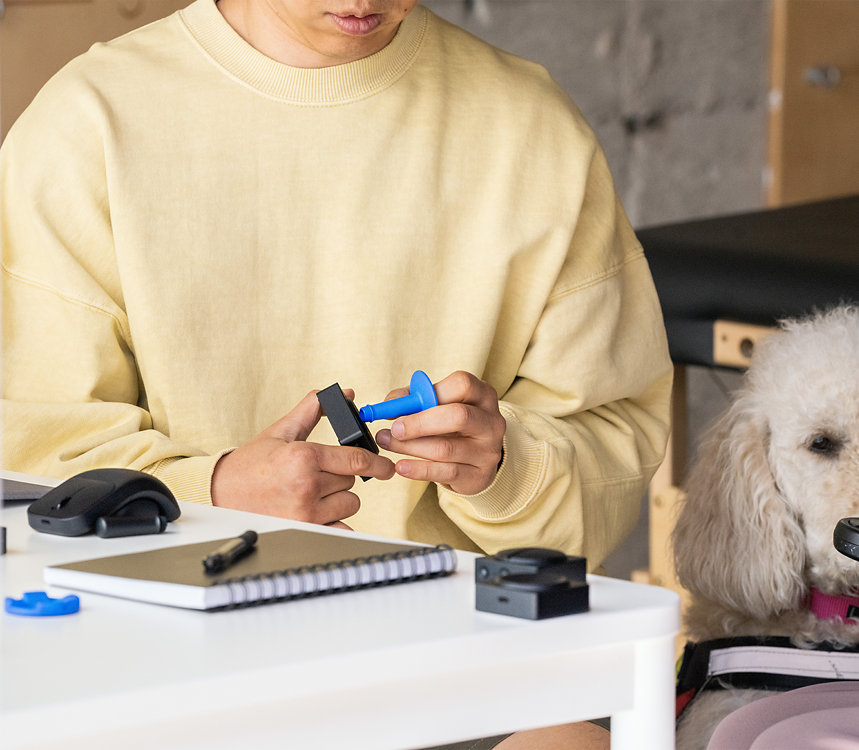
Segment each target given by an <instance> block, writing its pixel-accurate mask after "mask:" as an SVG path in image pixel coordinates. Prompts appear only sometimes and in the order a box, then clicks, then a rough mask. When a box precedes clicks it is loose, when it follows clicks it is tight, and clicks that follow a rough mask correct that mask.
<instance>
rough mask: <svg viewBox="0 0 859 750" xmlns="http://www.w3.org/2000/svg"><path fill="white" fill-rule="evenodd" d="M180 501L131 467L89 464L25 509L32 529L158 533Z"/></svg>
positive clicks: (70, 532) (175, 512) (67, 533)
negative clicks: (93, 465)
mask: <svg viewBox="0 0 859 750" xmlns="http://www.w3.org/2000/svg"><path fill="white" fill-rule="evenodd" d="M179 513H180V511H179V504H178V503H177V502H176V498H174V497H173V493H171V492H170V490H169V489H167V486H166V485H165V484H164V483H163V482H162V481H161V480H160V479H156V478H155V477H153V476H152V475H151V474H146V473H145V472H142V471H135V470H133V469H92V470H91V471H84V472H82V473H81V474H76V475H75V476H73V477H71V478H70V479H67V480H66V481H65V482H63V483H62V484H60V485H58V486H56V487H54V488H53V489H52V490H50V491H49V492H47V493H46V494H44V495H42V497H40V498H39V499H38V500H36V501H34V502H33V503H32V504H31V505H30V507H29V508H28V509H27V518H28V520H29V522H30V526H32V527H33V528H34V529H35V530H36V531H43V532H45V533H47V534H60V535H61V536H80V535H82V534H88V533H90V532H91V531H95V533H96V534H98V535H99V536H102V537H116V536H133V535H136V534H157V533H159V532H162V531H164V529H165V528H167V523H168V522H169V521H175V520H176V519H177V518H179Z"/></svg>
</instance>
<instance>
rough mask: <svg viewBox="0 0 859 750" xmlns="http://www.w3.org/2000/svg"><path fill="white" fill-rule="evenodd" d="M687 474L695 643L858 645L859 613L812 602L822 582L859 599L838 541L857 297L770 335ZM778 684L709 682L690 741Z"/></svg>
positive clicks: (844, 503) (849, 453) (849, 487)
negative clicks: (776, 639) (835, 612)
mask: <svg viewBox="0 0 859 750" xmlns="http://www.w3.org/2000/svg"><path fill="white" fill-rule="evenodd" d="M687 485H688V487H687V493H686V500H685V502H684V504H683V506H682V508H681V511H680V516H679V518H678V521H677V524H676V527H675V530H674V534H673V538H672V542H673V547H674V556H675V565H676V569H677V574H678V577H679V579H680V582H681V583H682V584H683V586H684V587H685V588H687V589H688V590H689V591H690V592H691V593H692V601H691V603H690V606H689V608H688V611H687V612H686V613H685V616H684V624H685V627H686V633H687V636H688V637H689V638H690V639H691V640H692V641H696V642H700V641H708V640H711V639H722V638H726V637H736V636H788V637H789V638H790V639H791V641H792V642H793V643H794V644H795V645H797V646H801V647H809V646H810V644H814V643H820V642H826V641H830V642H833V643H836V644H846V645H851V646H852V645H856V644H857V643H859V620H856V619H853V617H852V615H853V614H854V613H855V610H848V611H849V612H850V614H849V615H847V616H846V617H845V619H843V620H841V619H837V618H836V619H820V618H818V616H817V615H816V614H814V613H813V612H812V611H811V609H810V608H809V601H810V599H811V597H812V593H813V592H815V589H816V590H817V591H818V592H823V594H830V595H854V596H859V562H856V561H854V560H851V559H850V558H848V557H845V556H844V555H842V554H840V553H839V552H838V551H836V550H835V548H834V547H833V543H832V540H833V531H834V529H835V526H836V524H837V523H838V521H839V520H840V519H841V518H845V517H849V516H859V307H849V306H842V307H839V308H836V309H834V310H831V311H829V312H826V313H820V314H817V315H814V316H812V317H809V318H807V319H802V320H791V321H785V322H784V323H783V324H782V326H781V329H780V330H778V331H776V332H774V333H773V334H772V335H770V336H768V337H766V338H765V339H764V340H763V341H762V342H760V343H759V344H758V346H757V349H756V351H755V354H754V356H753V358H752V363H751V366H750V368H749V370H748V372H747V374H746V377H745V380H744V383H743V387H742V388H741V389H740V390H739V391H738V392H737V393H736V394H735V398H734V400H733V402H732V405H731V406H730V408H729V409H728V411H727V412H726V413H725V414H724V415H723V416H722V417H721V418H720V419H719V420H718V421H717V423H716V424H715V425H714V426H713V427H712V428H711V430H710V431H709V433H708V435H707V436H706V437H705V439H704V440H703V441H702V444H701V447H700V449H699V451H698V455H697V459H696V462H695V465H694V466H693V467H692V470H691V472H690V474H689V478H688V481H687ZM814 596H815V597H817V596H818V595H817V593H816V592H815V593H814ZM856 616H857V617H859V615H856ZM807 655H808V654H807V653H806V654H803V656H807ZM767 694H770V693H769V692H768V691H765V690H758V689H748V688H743V689H741V688H737V687H732V688H730V689H721V690H703V691H699V692H698V693H697V695H696V697H695V698H694V699H693V701H692V702H691V703H690V704H689V706H688V707H687V708H686V709H685V711H684V712H683V714H682V715H681V718H680V721H679V722H678V729H677V747H678V749H679V750H690V749H691V748H706V746H707V742H708V740H709V737H710V735H711V733H712V731H713V729H714V728H715V726H716V724H717V723H718V721H719V720H721V718H722V717H724V716H725V715H727V714H728V713H730V712H731V711H733V710H734V709H736V708H738V707H739V706H741V705H743V704H745V703H748V702H749V701H751V700H755V699H757V698H761V697H763V696H764V695H767Z"/></svg>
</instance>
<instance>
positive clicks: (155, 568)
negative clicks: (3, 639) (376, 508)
mask: <svg viewBox="0 0 859 750" xmlns="http://www.w3.org/2000/svg"><path fill="white" fill-rule="evenodd" d="M226 541H228V540H226V539H215V540H213V541H210V542H200V543H197V544H183V545H180V546H177V547H164V548H162V549H157V550H150V551H148V552H137V553H133V554H127V555H115V556H112V557H100V558H96V559H93V560H83V561H81V562H74V563H68V564H65V565H52V566H49V567H47V568H45V570H44V577H45V581H46V582H47V583H49V584H51V585H54V586H60V587H62V588H69V589H73V590H81V591H91V592H94V593H97V594H108V595H110V596H119V597H123V598H125V599H135V600H137V601H143V602H152V603H154V604H165V605H169V606H173V607H184V608H187V609H199V610H218V609H227V608H233V607H243V606H249V605H254V604H267V603H270V602H278V601H286V600H289V599H298V598H301V597H306V596H313V595H318V594H332V593H337V592H341V591H351V590H354V589H361V588H367V587H370V586H382V585H387V584H392V583H405V582H408V581H416V580H420V579H424V578H434V577H438V576H444V575H449V574H451V573H453V572H454V570H455V569H456V555H455V553H454V551H453V550H452V549H451V548H450V547H448V546H447V545H440V546H437V547H428V546H423V545H419V544H415V543H412V542H394V541H390V542H387V541H374V540H368V539H362V538H360V537H357V536H354V537H353V536H349V535H340V534H337V535H335V534H326V533H324V532H317V531H311V530H308V529H284V530H281V531H269V532H265V533H261V534H260V535H259V538H258V540H257V544H256V547H255V549H254V550H253V551H252V552H251V553H250V554H248V555H246V556H245V557H243V558H241V559H240V560H238V561H237V562H235V563H234V564H233V565H232V566H231V567H229V568H228V569H227V570H225V571H223V572H222V573H218V574H211V573H206V571H205V569H204V567H203V562H202V561H203V559H204V558H205V557H206V556H207V555H209V554H211V553H212V552H213V551H214V550H216V549H217V548H218V547H220V546H221V545H222V544H223V543H224V542H226Z"/></svg>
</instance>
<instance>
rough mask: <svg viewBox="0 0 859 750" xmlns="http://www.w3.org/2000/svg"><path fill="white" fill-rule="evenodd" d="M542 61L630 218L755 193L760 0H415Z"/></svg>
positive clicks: (692, 209) (742, 202)
mask: <svg viewBox="0 0 859 750" xmlns="http://www.w3.org/2000/svg"><path fill="white" fill-rule="evenodd" d="M424 4H425V5H426V6H427V7H429V8H431V9H432V10H434V11H435V12H436V13H438V14H439V15H441V16H444V17H445V18H448V19H449V20H451V21H453V22H454V23H456V24H458V25H460V26H463V27H465V28H467V29H468V30H469V31H472V32H473V33H474V34H476V35H477V36H479V37H481V38H483V39H486V40H487V41H489V42H491V43H492V44H495V45H496V46H498V47H501V48H503V49H506V50H508V51H510V52H513V53H515V54H518V55H521V56H522V57H526V58H528V59H530V60H534V61H536V62H539V63H541V64H543V65H545V66H546V68H548V70H549V71H550V73H551V74H552V75H553V77H554V78H555V80H556V81H557V82H558V83H559V84H560V85H561V86H562V87H563V88H564V89H566V91H567V92H568V93H569V94H570V95H571V96H572V98H573V99H574V100H575V101H576V103H577V104H578V106H579V107H580V108H581V110H582V111H583V112H584V114H585V116H586V117H587V118H588V121H589V122H590V124H591V125H592V127H593V128H594V130H595V131H596V133H597V136H598V137H599V139H600V141H601V142H602V144H603V147H604V148H605V151H606V154H607V156H608V160H609V163H610V164H611V167H612V172H613V174H614V177H615V181H616V183H617V187H618V192H619V193H620V195H621V197H622V199H623V202H624V205H625V206H626V209H627V212H628V213H629V215H630V218H631V220H632V222H633V224H634V225H635V226H637V227H641V226H645V225H651V224H658V223H664V222H671V221H675V220H680V219H685V218H691V217H699V216H712V215H716V214H720V213H728V212H732V211H737V210H742V209H747V208H754V207H758V206H760V205H762V201H763V182H762V180H763V172H764V166H765V149H766V138H765V136H766V106H767V105H766V102H767V88H768V55H769V2H768V0H424Z"/></svg>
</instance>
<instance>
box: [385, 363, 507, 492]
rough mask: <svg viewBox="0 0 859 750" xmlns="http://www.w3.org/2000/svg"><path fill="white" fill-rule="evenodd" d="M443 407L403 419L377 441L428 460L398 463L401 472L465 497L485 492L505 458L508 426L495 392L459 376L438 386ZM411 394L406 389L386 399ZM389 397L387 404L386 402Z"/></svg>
mask: <svg viewBox="0 0 859 750" xmlns="http://www.w3.org/2000/svg"><path fill="white" fill-rule="evenodd" d="M435 392H436V396H437V397H438V403H439V405H438V406H434V407H432V408H430V409H426V410H425V411H421V412H418V413H417V414H410V415H408V416H405V417H398V418H397V419H396V420H394V422H393V423H392V424H391V427H390V429H384V430H380V431H379V433H378V434H377V435H376V442H378V443H379V445H381V446H382V447H383V448H385V449H387V450H390V451H393V452H395V453H402V454H404V455H406V456H413V457H414V458H418V459H423V460H420V461H415V460H413V459H403V460H400V461H398V462H397V474H400V475H401V476H404V477H408V478H409V479H418V480H423V481H429V482H437V483H439V484H444V485H447V486H448V487H450V489H451V490H453V491H454V492H456V493H458V494H460V495H474V494H476V493H478V492H481V491H482V490H485V489H486V488H487V487H488V486H489V485H490V484H492V481H493V480H494V479H495V474H496V473H497V471H498V466H499V464H500V463H501V459H502V457H503V439H504V432H505V431H506V429H507V423H506V422H505V420H504V417H503V416H502V415H501V412H500V411H499V409H498V394H497V393H496V392H495V389H494V388H493V387H492V386H491V385H489V384H488V383H485V382H484V381H482V380H480V379H478V378H477V377H475V376H474V375H472V374H471V373H468V372H463V371H459V372H454V373H453V374H451V375H448V376H447V377H446V378H445V379H444V380H441V381H439V382H438V383H436V384H435ZM407 393H408V389H405V388H401V389H398V390H396V391H393V392H391V393H389V394H388V396H387V399H391V398H398V397H399V396H404V395H406V394H407ZM387 399H386V400H387Z"/></svg>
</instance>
